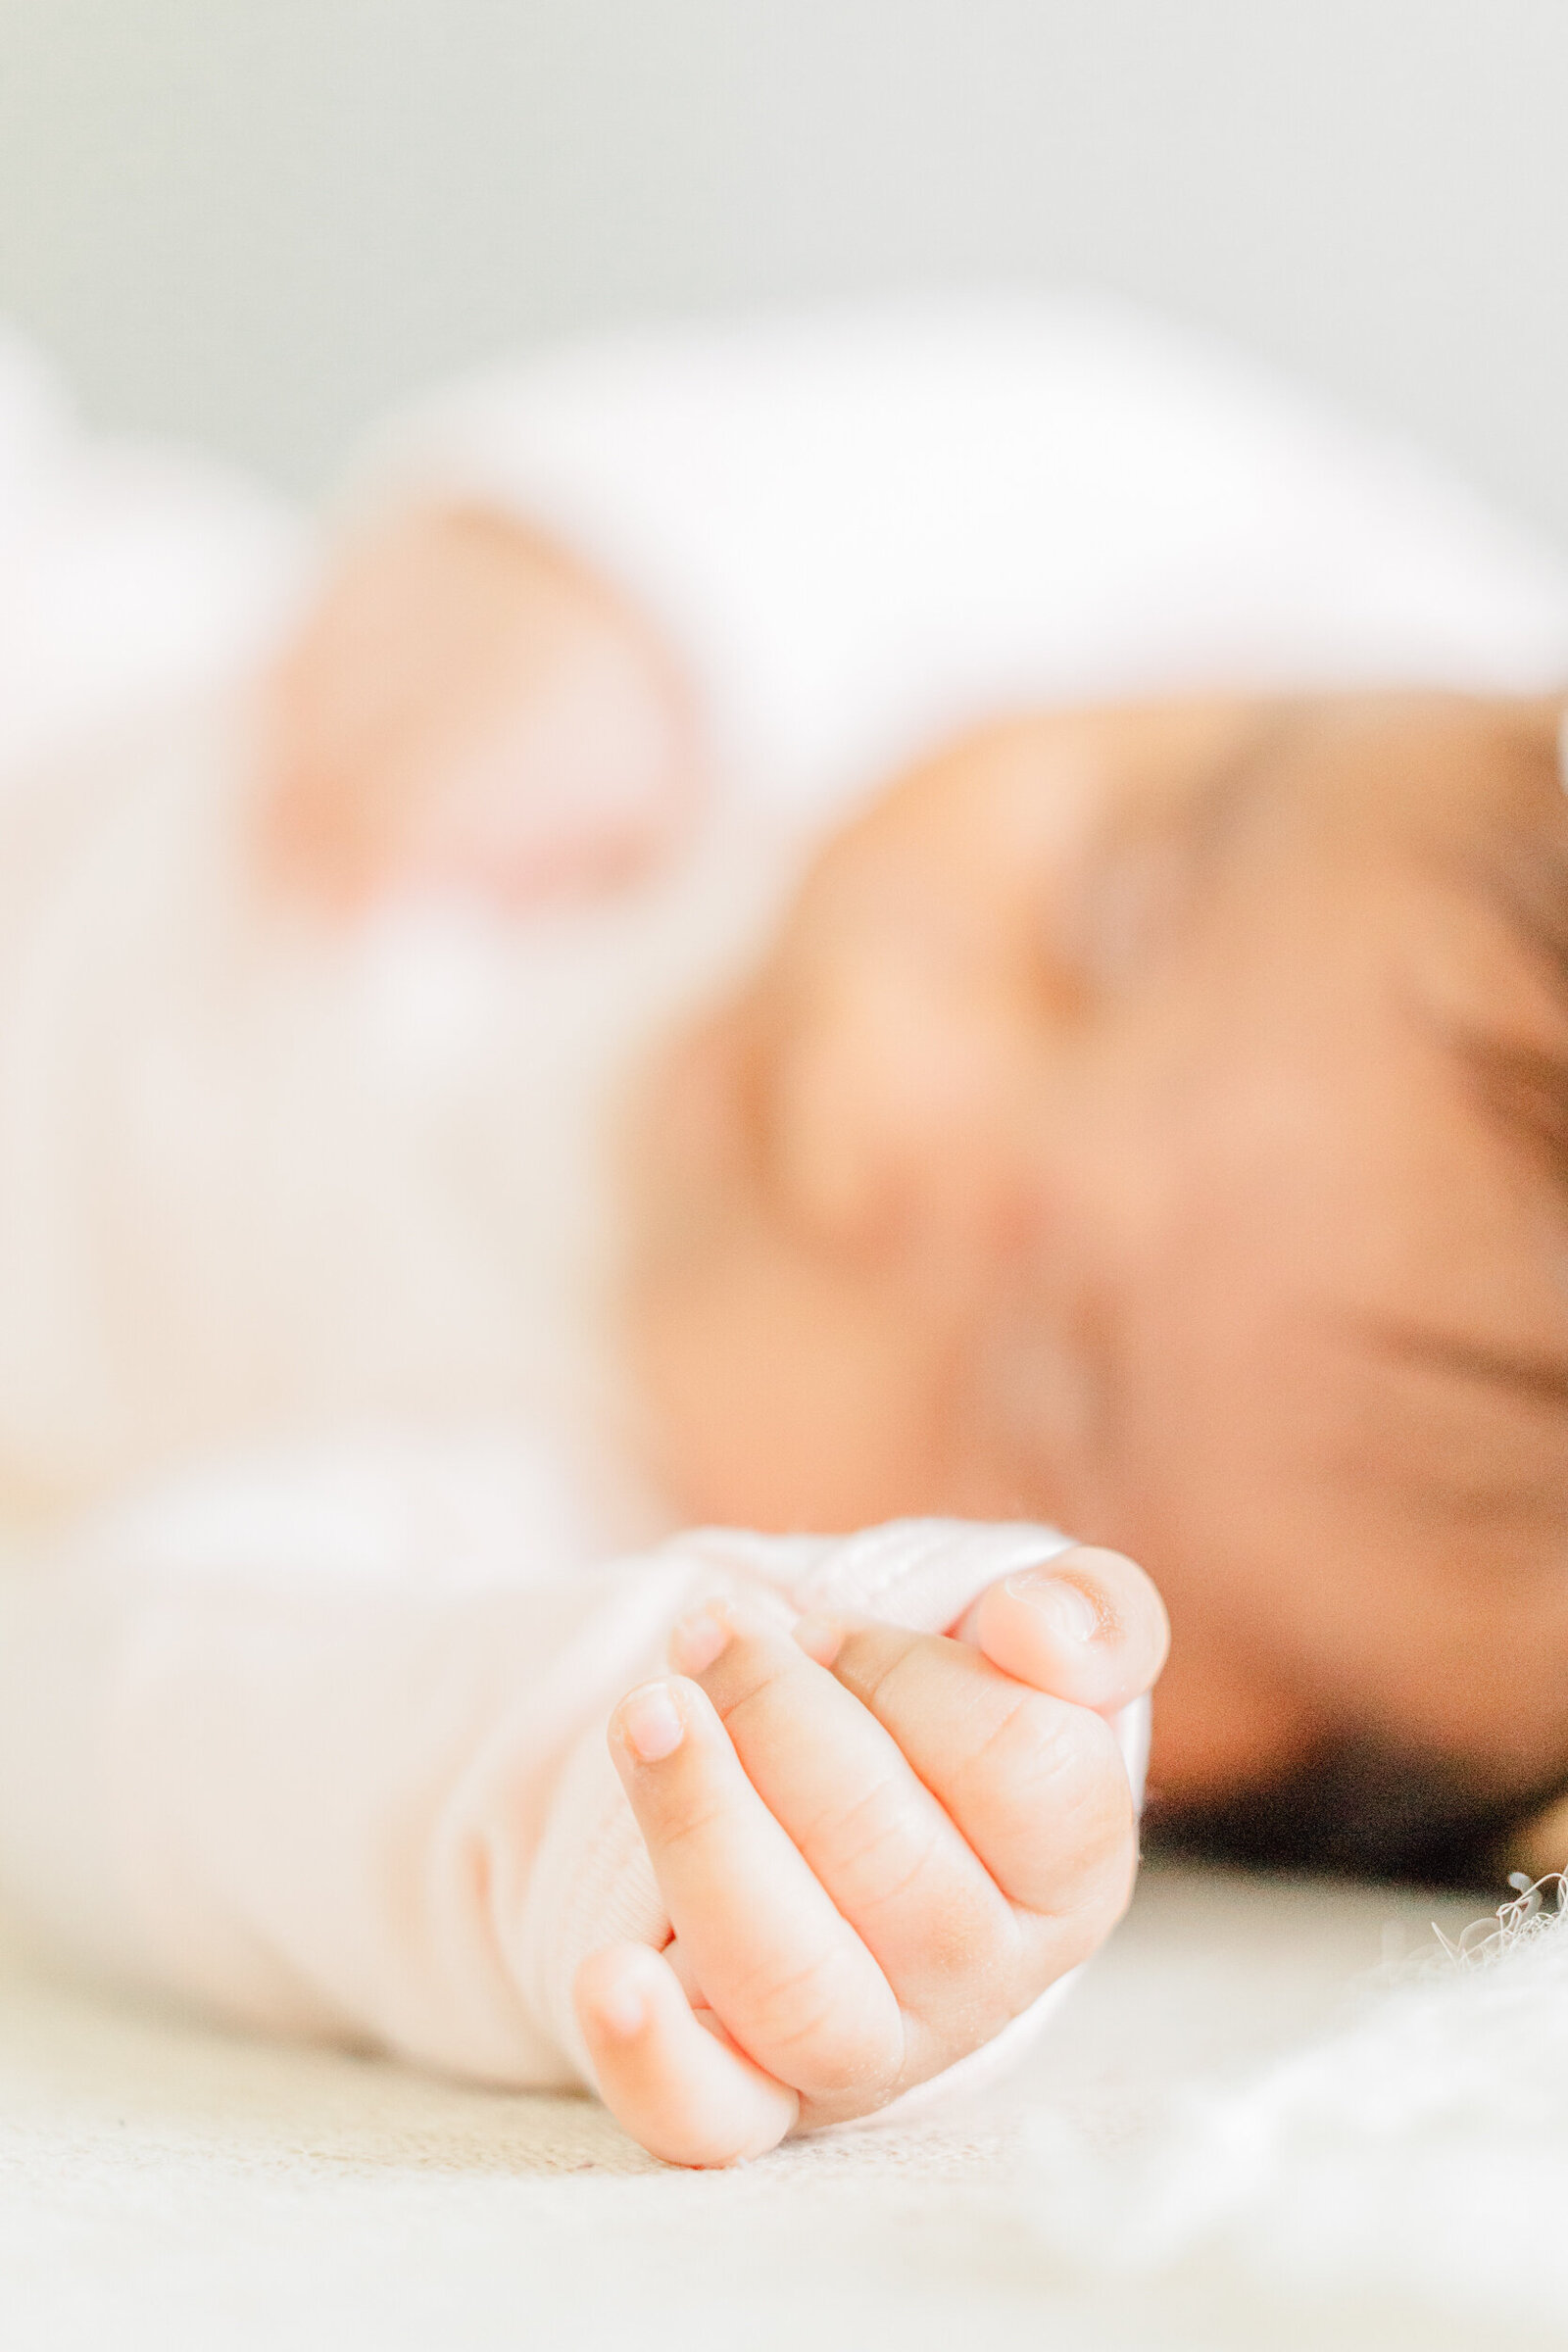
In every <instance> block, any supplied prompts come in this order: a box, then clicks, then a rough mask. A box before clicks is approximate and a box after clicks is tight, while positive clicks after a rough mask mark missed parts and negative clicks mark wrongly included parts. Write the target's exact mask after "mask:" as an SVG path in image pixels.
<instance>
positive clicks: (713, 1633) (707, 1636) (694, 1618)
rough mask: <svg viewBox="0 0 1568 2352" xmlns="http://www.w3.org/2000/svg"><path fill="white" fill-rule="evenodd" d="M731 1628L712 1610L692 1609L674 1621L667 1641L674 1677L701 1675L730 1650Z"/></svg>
mask: <svg viewBox="0 0 1568 2352" xmlns="http://www.w3.org/2000/svg"><path fill="white" fill-rule="evenodd" d="M729 1639H730V1628H729V1627H728V1626H727V1625H726V1624H725V1623H724V1620H723V1619H722V1617H719V1616H717V1615H715V1613H714V1612H713V1610H711V1609H692V1610H690V1611H689V1612H688V1613H687V1615H686V1616H684V1617H680V1618H677V1619H676V1621H675V1624H674V1627H673V1628H672V1630H671V1633H670V1637H669V1662H670V1664H671V1665H672V1666H673V1667H674V1669H675V1672H676V1673H677V1674H702V1673H704V1672H705V1671H706V1670H707V1668H709V1667H710V1666H711V1664H712V1663H713V1660H714V1659H715V1658H717V1657H722V1655H723V1653H724V1651H725V1650H726V1649H727V1648H728V1647H729Z"/></svg>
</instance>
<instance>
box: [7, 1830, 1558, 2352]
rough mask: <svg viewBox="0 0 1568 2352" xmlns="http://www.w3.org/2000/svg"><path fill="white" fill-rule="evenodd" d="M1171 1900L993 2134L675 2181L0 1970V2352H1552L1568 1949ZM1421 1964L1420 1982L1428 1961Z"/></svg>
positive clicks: (1154, 1892) (1421, 1920)
mask: <svg viewBox="0 0 1568 2352" xmlns="http://www.w3.org/2000/svg"><path fill="white" fill-rule="evenodd" d="M1472 1911H1473V1906H1464V1905H1455V1904H1453V1903H1452V1902H1443V1903H1434V1902H1433V1901H1430V1900H1423V1899H1421V1898H1419V1897H1410V1896H1406V1895H1402V1894H1401V1895H1394V1894H1389V1893H1387V1892H1383V1891H1377V1890H1372V1891H1367V1890H1351V1889H1340V1888H1335V1889H1325V1888H1321V1887H1311V1886H1300V1885H1278V1886H1269V1885H1266V1884H1262V1883H1257V1882H1247V1881H1243V1880H1236V1879H1229V1878H1220V1877H1208V1876H1204V1875H1201V1874H1197V1873H1186V1872H1181V1873H1177V1872H1168V1871H1155V1872H1152V1873H1151V1874H1150V1875H1149V1876H1148V1877H1147V1879H1146V1882H1145V1886H1144V1888H1143V1890H1142V1892H1141V1894H1140V1896H1139V1899H1138V1902H1137V1904H1136V1905H1135V1908H1134V1912H1133V1915H1132V1917H1131V1919H1130V1920H1129V1922H1128V1923H1127V1925H1126V1926H1125V1927H1124V1929H1123V1930H1122V1931H1121V1933H1120V1935H1119V1936H1117V1938H1116V1939H1115V1941H1114V1943H1113V1944H1112V1946H1111V1948H1110V1950H1109V1951H1108V1952H1107V1953H1106V1955H1105V1956H1104V1957H1103V1960H1102V1961H1101V1962H1100V1963H1098V1964H1097V1966H1096V1967H1095V1968H1094V1969H1092V1970H1090V1971H1089V1972H1088V1974H1087V1976H1086V1978H1085V1980H1084V1983H1083V1985H1082V1987H1081V1989H1080V1990H1079V1991H1078V1993H1077V1994H1076V1996H1075V1998H1074V2000H1073V2002H1072V2003H1071V2004H1070V2006H1069V2007H1068V2008H1067V2009H1066V2010H1065V2011H1064V2012H1063V2013H1062V2016H1061V2019H1060V2021H1059V2023H1058V2025H1057V2027H1056V2029H1055V2031H1054V2034H1053V2035H1052V2036H1050V2037H1049V2039H1048V2041H1047V2042H1046V2044H1045V2045H1043V2047H1042V2048H1041V2049H1040V2051H1039V2053H1038V2054H1037V2056H1036V2057H1035V2059H1034V2060H1033V2061H1032V2063H1031V2067H1030V2071H1029V2074H1028V2076H1027V2078H1025V2079H1024V2080H1022V2081H1021V2082H1018V2083H1015V2084H1014V2086H1013V2088H1012V2090H1011V2091H1010V2092H1009V2093H1008V2095H1007V2098H1006V2100H1005V2102H1004V2103H996V2102H993V2103H992V2104H991V2105H990V2106H988V2107H987V2108H985V2109H982V2110H977V2111H976V2112H975V2113H974V2114H973V2115H972V2116H970V2117H969V2118H967V2119H966V2120H965V2121H964V2122H962V2123H951V2122H950V2123H949V2124H948V2125H947V2126H945V2127H944V2128H943V2129H942V2130H940V2131H926V2132H921V2133H918V2134H909V2133H891V2132H889V2133H885V2134H877V2133H869V2134H864V2135H860V2136H858V2137H853V2138H843V2139H828V2140H822V2141H816V2142H807V2143H804V2144H801V2145H798V2146H793V2147H787V2148H785V2149H782V2150H780V2151H779V2152H778V2153H777V2154H776V2155H774V2156H771V2157H769V2158H767V2159H766V2160H765V2161H764V2162H762V2163H760V2164H757V2165H754V2166H752V2167H750V2168H749V2169H747V2170H745V2171H743V2172H740V2173H735V2174H729V2175H722V2176H695V2175H687V2174H678V2173H670V2172H665V2171H663V2170H662V2169H661V2168H660V2167H658V2166H656V2165H654V2164H653V2163H651V2162H650V2161H649V2160H648V2159H646V2158H644V2157H643V2156H641V2155H640V2154H639V2153H638V2151H636V2150H635V2149H634V2148H632V2147H630V2146H629V2145H628V2143H627V2142H626V2141H625V2140H624V2139H623V2138H622V2137H621V2136H620V2135H619V2133H618V2132H617V2131H615V2129H614V2128H613V2125H612V2124H611V2123H610V2122H609V2121H608V2120H607V2118H606V2117H605V2116H604V2114H603V2113H602V2112H601V2111H600V2110H598V2109H597V2108H595V2107H594V2106H593V2105H591V2104H590V2103H589V2102H588V2101H586V2100H574V2099H549V2098H513V2097H500V2096H488V2095H484V2094H481V2093H477V2092H473V2091H468V2090H463V2089H458V2088H454V2087H452V2086H450V2085H448V2084H443V2083H437V2082H427V2081H424V2080H421V2079H420V2078H418V2077H417V2076H415V2075H411V2074H408V2073H404V2072H402V2071H400V2070H398V2069H396V2068H394V2067H391V2066H387V2065H382V2064H380V2063H377V2062H372V2061H369V2060H362V2059H356V2058H352V2057H346V2056H342V2055H339V2054H336V2053H330V2054H328V2053H317V2052H307V2051H301V2050H297V2049H280V2048H273V2047H270V2046H266V2045H262V2044H259V2043H255V2042H251V2041H246V2040H243V2039H236V2038H232V2037H229V2036H226V2035H223V2034H218V2033H214V2032H211V2031H208V2030H206V2029H204V2028H200V2027H195V2026H192V2025H189V2024H187V2023H184V2022H180V2021H171V2020H169V2019H166V2018H163V2017H157V2016H151V2015H149V2014H148V2013H146V2012H145V2011H138V2010H135V2009H132V2008H130V2007H128V2006H123V2005H119V2004H117V2003H115V2002H113V2001H111V2000H108V1999H106V1998H104V1997H103V1996H101V1995H99V1994H96V1993H91V1992H85V1991H82V1990H80V1989H78V1988H75V1987H73V1986H67V1985H61V1984H60V1983H59V1982H58V1981H55V1980H52V1979H51V1978H49V1977H48V1976H46V1975H44V1974H42V1973H40V1972H39V1971H38V1970H37V1969H36V1967H35V1966H34V1965H32V1964H31V1963H29V1962H28V1961H27V1960H26V1959H25V1958H24V1957H23V1956H22V1955H21V1954H20V1953H11V1954H7V1955H6V1956H5V1957H4V1959H3V1961H0V2344H3V2345H4V2346H5V2352H76V2347H78V2346H79V2347H81V2348H82V2352H88V2348H90V2352H142V2347H144V2346H145V2347H147V2352H153V2348H154V2347H157V2352H170V2348H171V2347H172V2348H174V2352H185V2348H186V2347H197V2346H200V2347H203V2348H204V2352H205V2348H206V2347H209V2346H211V2347H214V2352H249V2348H250V2347H252V2346H263V2345H266V2346H274V2345H275V2346H283V2345H287V2346H288V2347H289V2348H290V2352H359V2348H360V2347H365V2348H366V2352H370V2348H371V2347H373V2348H374V2352H404V2348H405V2347H408V2348H410V2352H413V2348H414V2347H418V2348H419V2352H424V2348H425V2347H429V2348H430V2352H435V2348H437V2347H439V2352H480V2348H483V2352H490V2348H491V2347H496V2348H497V2352H499V2348H500V2347H502V2346H506V2347H509V2348H510V2347H515V2346H521V2345H527V2346H535V2345H537V2346H540V2347H547V2346H548V2347H550V2348H551V2352H555V2347H558V2346H559V2347H570V2348H575V2347H579V2346H580V2347H599V2346H604V2347H607V2348H608V2347H610V2346H614V2347H615V2348H616V2352H624V2348H627V2347H635V2352H662V2347H664V2346H666V2345H668V2346H670V2347H675V2346H679V2347H680V2348H681V2352H693V2347H695V2346H702V2347H707V2346H710V2345H711V2346H715V2347H716V2346H720V2345H722V2346H725V2347H729V2346H734V2347H736V2348H737V2352H772V2348H773V2347H778V2348H779V2352H783V2348H784V2347H786V2346H787V2347H789V2348H790V2352H798V2347H799V2346H800V2345H801V2344H802V2343H803V2341H804V2342H806V2343H808V2344H809V2346H811V2347H812V2352H815V2348H816V2347H818V2346H838V2345H845V2346H849V2345H852V2344H853V2345H856V2346H857V2347H860V2346H864V2347H866V2348H867V2352H876V2348H879V2347H881V2346H883V2345H887V2346H893V2347H898V2348H899V2352H924V2348H925V2347H932V2348H935V2347H937V2346H941V2347H942V2348H943V2352H948V2348H949V2347H950V2346H962V2345H965V2344H969V2343H975V2344H981V2345H984V2346H985V2347H986V2352H1006V2348H1007V2347H1011V2346H1013V2345H1018V2346H1023V2345H1026V2344H1027V2345H1029V2346H1031V2347H1036V2346H1050V2347H1052V2348H1053V2352H1058V2348H1059V2352H1078V2348H1079V2347H1083V2348H1084V2352H1101V2348H1102V2347H1104V2348H1109V2347H1118V2348H1120V2347H1127V2348H1129V2352H1131V2348H1132V2347H1137V2348H1138V2352H1155V2348H1159V2352H1163V2347H1166V2346H1171V2347H1176V2346H1181V2347H1192V2348H1193V2352H1199V2348H1200V2347H1201V2352H1221V2348H1222V2347H1228V2346H1231V2345H1235V2346H1238V2347H1239V2346H1244V2345H1245V2346H1247V2347H1249V2352H1251V2348H1252V2347H1255V2346H1261V2345H1264V2344H1266V2345H1268V2346H1269V2347H1270V2348H1271V2352H1272V2348H1273V2347H1277V2346H1287V2347H1289V2346H1296V2345H1312V2346H1317V2345H1322V2346H1325V2347H1328V2346H1333V2347H1334V2348H1335V2352H1340V2348H1341V2347H1355V2348H1359V2347H1362V2346H1365V2347H1366V2348H1367V2352H1374V2348H1375V2352H1397V2348H1398V2347H1402V2346H1404V2345H1406V2344H1408V2345H1411V2346H1415V2345H1419V2346H1420V2347H1421V2348H1422V2352H1435V2348H1437V2352H1442V2348H1443V2347H1446V2346H1448V2345H1449V2344H1452V2345H1453V2346H1455V2347H1457V2346H1459V2345H1461V2344H1462V2345H1464V2346H1465V2347H1466V2352H1469V2348H1470V2347H1471V2346H1473V2345H1475V2344H1477V2343H1480V2342H1483V2341H1485V2342H1493V2341H1496V2340H1499V2338H1500V2337H1501V2335H1502V2334H1503V2333H1505V2332H1510V2331H1512V2330H1518V2331H1519V2332H1520V2334H1521V2335H1528V2336H1529V2339H1530V2340H1531V2341H1556V2340H1558V2331H1559V2330H1560V2329H1562V2328H1564V2327H1565V2326H1568V2220H1565V2217H1568V1932H1561V1931H1558V1930H1557V1929H1556V1927H1555V1926H1554V1925H1550V1924H1547V1925H1545V1926H1544V1929H1538V1931H1537V1932H1535V1933H1533V1934H1528V1935H1526V1936H1523V1937H1521V1938H1516V1939H1515V1940H1514V1942H1513V1945H1512V1948H1510V1949H1508V1950H1506V1951H1501V1952H1499V1951H1497V1950H1496V1949H1494V1950H1493V1951H1492V1952H1491V1953H1490V1954H1488V1955H1483V1957H1482V1958H1481V1959H1480V1960H1479V1961H1475V1960H1472V1961H1471V1962H1470V1963H1469V1964H1464V1965H1461V1964H1459V1963H1456V1962H1454V1961H1449V1960H1446V1959H1445V1958H1444V1956H1443V1954H1442V1951H1441V1949H1440V1947H1439V1945H1438V1943H1437V1941H1436V1939H1435V1937H1434V1936H1432V1933H1431V1923H1432V1922H1433V1921H1434V1920H1437V1921H1438V1922H1439V1923H1440V1924H1441V1925H1442V1926H1443V1927H1444V1928H1445V1929H1446V1932H1447V1933H1448V1935H1449V1936H1455V1935H1457V1933H1458V1931H1459V1929H1460V1928H1461V1927H1462V1925H1463V1924H1464V1922H1465V1921H1466V1920H1467V1919H1468V1918H1470V1917H1471V1915H1472ZM1424 1952H1426V1953H1430V1955H1431V1958H1430V1961H1427V1960H1423V1959H1422V1958H1421V1955H1422V1954H1423V1953H1424Z"/></svg>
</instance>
